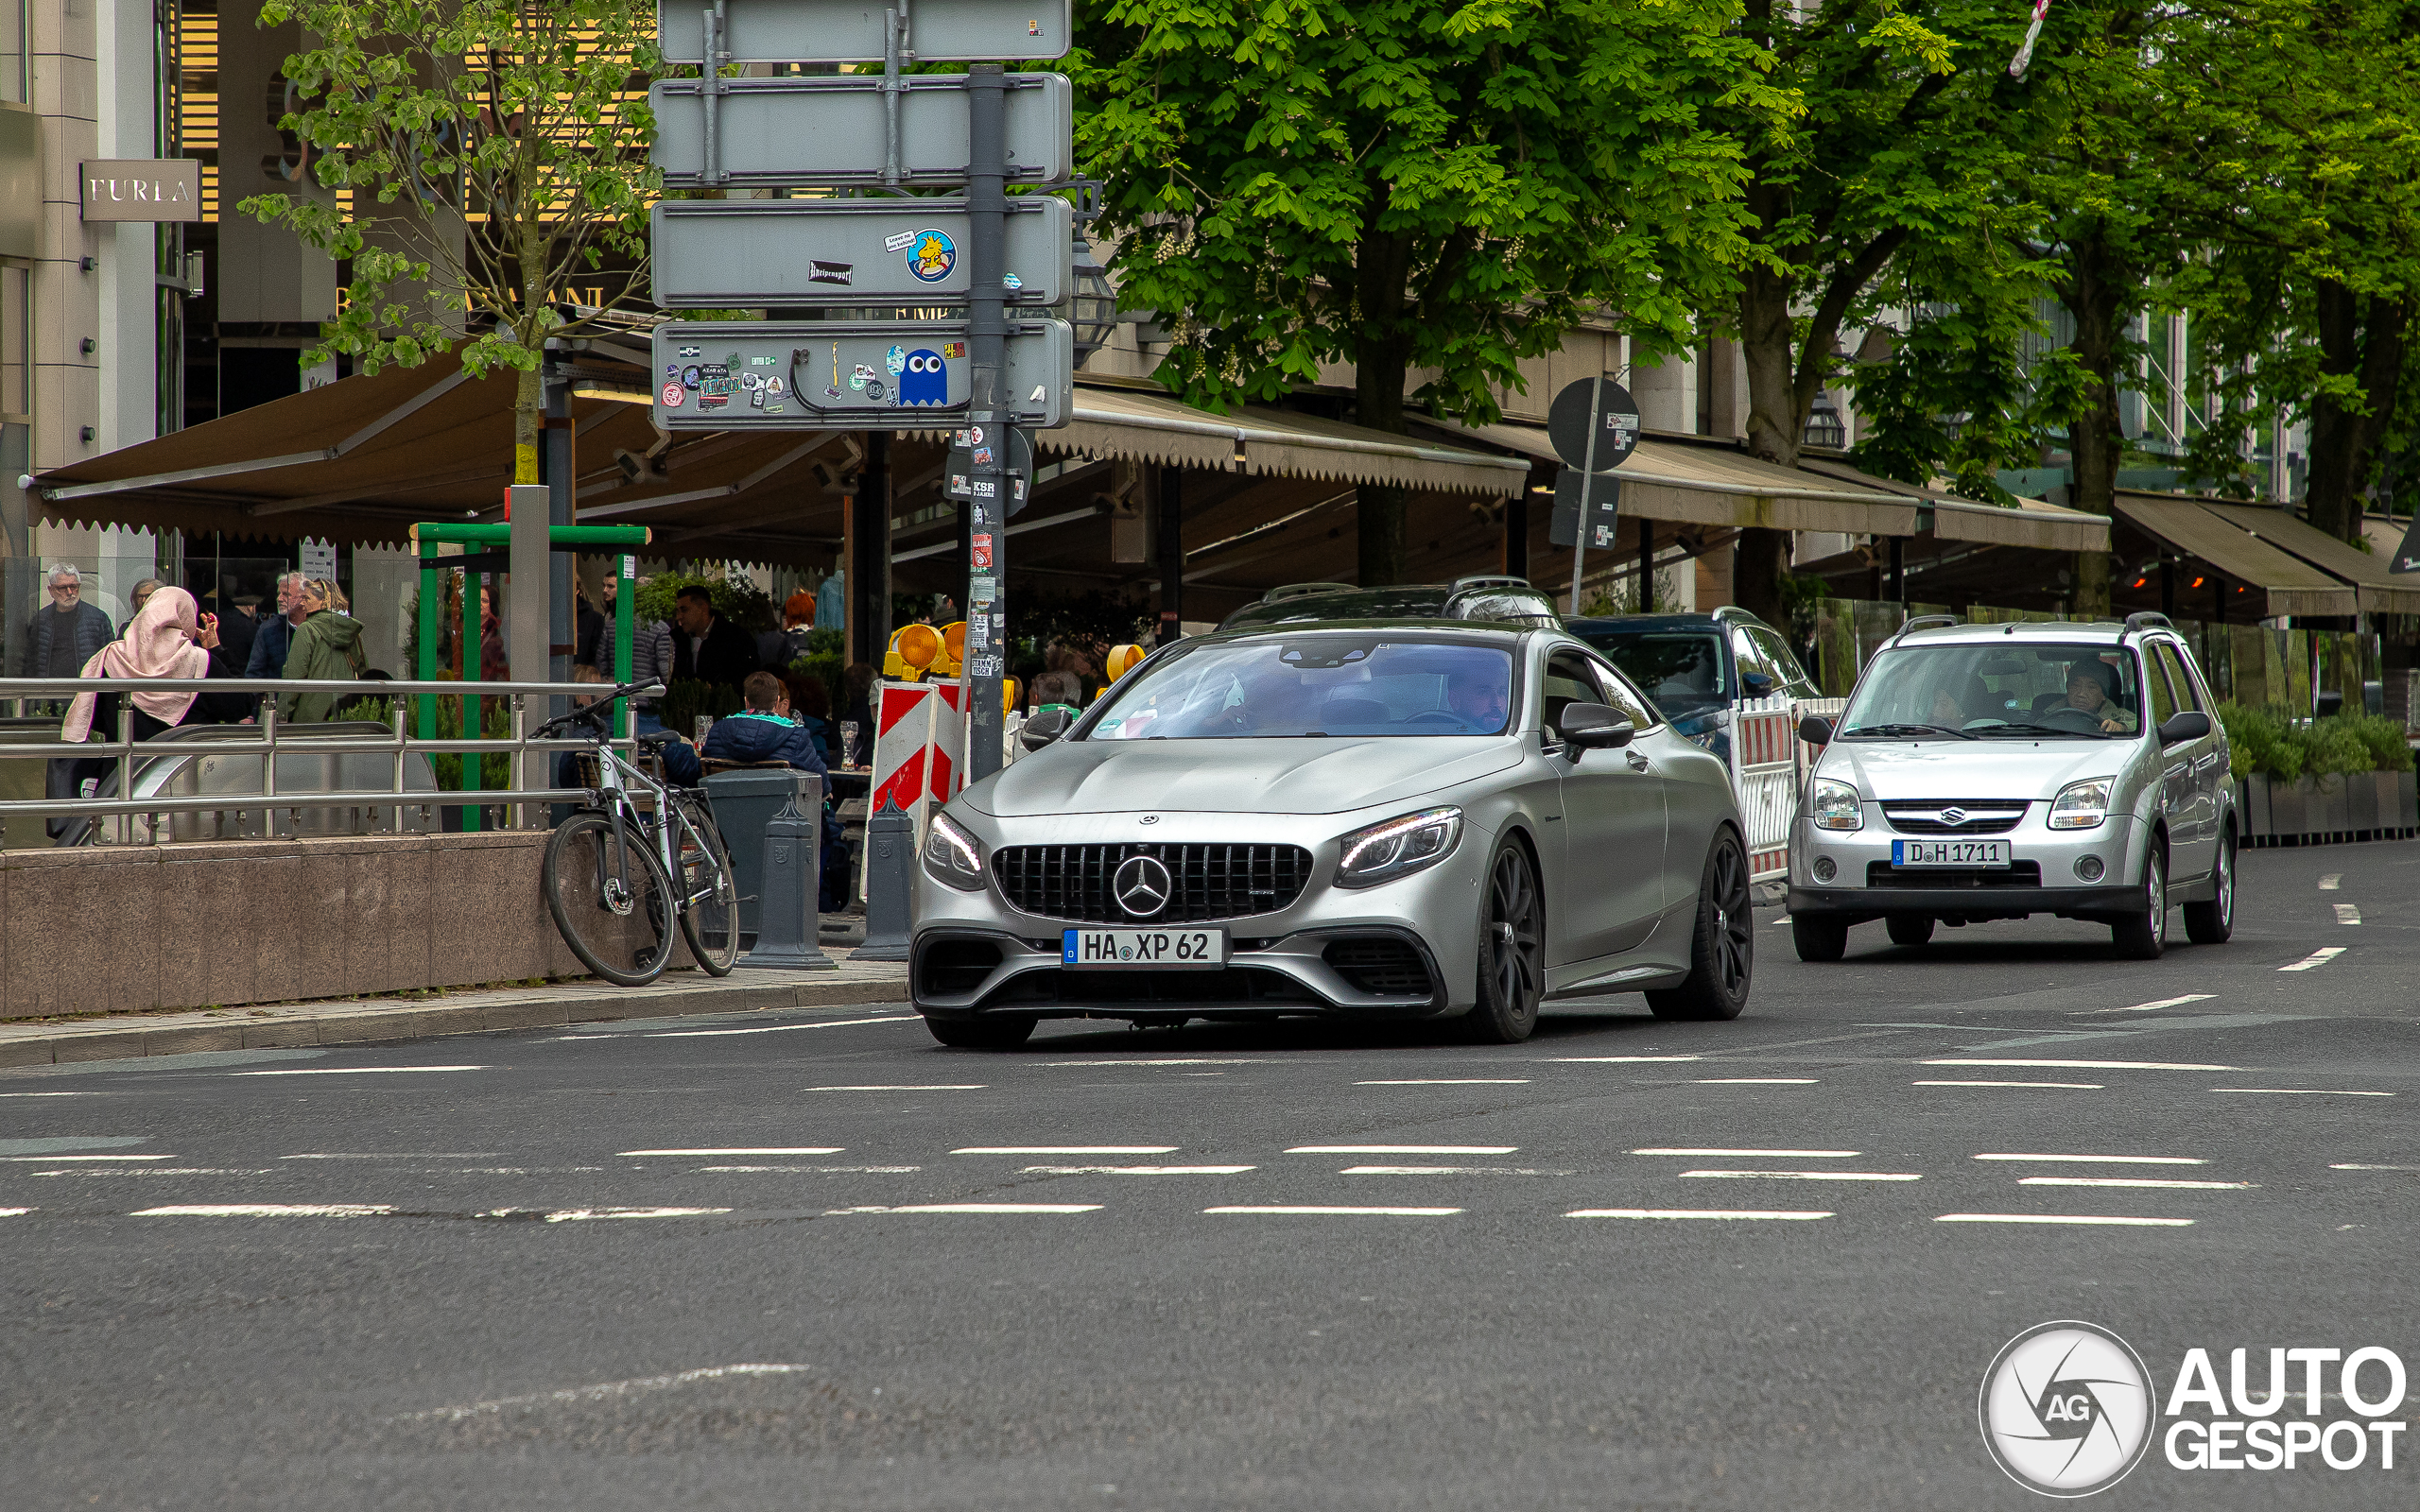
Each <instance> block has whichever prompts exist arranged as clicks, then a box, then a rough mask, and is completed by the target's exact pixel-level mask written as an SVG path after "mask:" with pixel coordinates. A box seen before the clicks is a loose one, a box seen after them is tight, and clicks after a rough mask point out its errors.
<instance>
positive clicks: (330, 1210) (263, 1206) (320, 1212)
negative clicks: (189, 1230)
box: [128, 1202, 395, 1218]
mask: <svg viewBox="0 0 2420 1512" xmlns="http://www.w3.org/2000/svg"><path fill="white" fill-rule="evenodd" d="M392 1211H395V1209H394V1207H393V1205H392V1204H374V1205H373V1204H371V1203H365V1202H227V1203H190V1204H180V1205H178V1206H175V1207H169V1208H145V1209H143V1210H141V1211H137V1212H133V1213H130V1214H128V1216H130V1217H134V1218H376V1217H381V1216H383V1215H385V1214H387V1213H390V1212H392Z"/></svg>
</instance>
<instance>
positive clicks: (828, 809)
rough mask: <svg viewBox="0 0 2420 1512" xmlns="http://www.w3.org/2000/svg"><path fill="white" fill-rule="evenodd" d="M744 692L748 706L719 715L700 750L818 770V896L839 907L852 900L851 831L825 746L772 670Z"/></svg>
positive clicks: (711, 756) (709, 755) (714, 758)
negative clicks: (793, 710)
mask: <svg viewBox="0 0 2420 1512" xmlns="http://www.w3.org/2000/svg"><path fill="white" fill-rule="evenodd" d="M740 696H741V697H742V698H743V699H745V700H746V701H747V705H748V707H747V708H745V709H743V710H741V711H740V712H739V713H736V714H734V715H733V716H732V717H730V718H729V719H717V720H716V721H715V727H714V729H712V730H708V731H706V743H705V746H704V747H702V748H701V750H700V754H701V755H703V756H704V757H705V759H706V760H707V761H710V762H732V763H735V764H736V765H751V764H754V763H762V762H787V763H788V764H789V765H790V767H791V768H792V769H793V770H795V771H801V772H810V773H813V774H814V776H815V779H816V781H817V782H820V783H821V785H822V789H823V798H824V800H825V801H824V805H823V809H822V826H821V828H822V833H823V843H822V846H821V877H822V879H823V885H822V887H821V893H822V896H821V898H820V899H819V900H818V906H820V907H821V909H822V910H823V911H824V912H825V913H837V912H838V910H839V909H840V908H841V907H842V906H844V905H845V903H846V902H847V897H848V894H847V892H846V885H847V879H848V872H849V849H848V841H847V838H846V836H847V831H846V830H845V829H844V828H843V827H842V826H841V823H840V819H839V816H838V815H836V814H834V813H833V812H832V804H831V801H830V800H831V798H832V774H831V773H830V771H828V770H827V769H826V768H825V766H824V765H823V757H822V754H821V752H820V751H819V750H818V749H817V748H816V744H815V737H814V735H813V734H812V733H811V732H810V731H809V730H807V729H806V728H805V727H804V726H803V725H800V724H797V723H794V722H793V721H792V719H791V717H790V694H789V686H788V684H787V683H786V682H784V681H783V680H782V679H780V678H779V677H776V676H775V675H773V674H772V673H770V672H752V673H750V674H749V675H748V680H747V682H746V683H744V684H742V685H741V688H740Z"/></svg>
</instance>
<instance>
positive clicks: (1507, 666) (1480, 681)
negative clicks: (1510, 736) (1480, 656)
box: [1445, 658, 1512, 733]
mask: <svg viewBox="0 0 2420 1512" xmlns="http://www.w3.org/2000/svg"><path fill="white" fill-rule="evenodd" d="M1499 662H1500V663H1501V665H1500V666H1499V665H1497V664H1496V663H1499ZM1511 678H1512V664H1511V663H1510V662H1505V661H1504V660H1503V659H1502V658H1492V659H1490V661H1489V662H1488V663H1487V664H1484V665H1481V666H1461V667H1457V668H1456V669H1455V670H1454V671H1452V672H1450V673H1448V674H1446V677H1445V707H1446V709H1447V710H1449V711H1451V712H1452V713H1454V714H1455V715H1456V716H1457V717H1459V718H1461V719H1462V720H1465V721H1467V722H1468V723H1469V724H1470V725H1471V726H1472V727H1473V728H1475V729H1477V730H1483V731H1487V732H1490V733H1493V732H1494V731H1496V730H1502V729H1503V728H1504V700H1505V696H1506V695H1507V694H1509V693H1510V692H1511V691H1512V690H1511V689H1510V688H1509V687H1508V686H1507V685H1506V684H1507V683H1508V682H1509V681H1510V679H1511Z"/></svg>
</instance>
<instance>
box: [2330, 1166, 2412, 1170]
mask: <svg viewBox="0 0 2420 1512" xmlns="http://www.w3.org/2000/svg"><path fill="white" fill-rule="evenodd" d="M2328 1169H2329V1170H2331V1171H2420V1165H2331V1166H2329V1167H2328Z"/></svg>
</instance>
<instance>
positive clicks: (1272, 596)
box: [1260, 583, 1353, 604]
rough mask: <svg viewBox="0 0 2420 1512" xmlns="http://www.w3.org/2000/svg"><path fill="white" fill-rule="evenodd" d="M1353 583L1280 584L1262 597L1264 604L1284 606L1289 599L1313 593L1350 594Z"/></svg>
mask: <svg viewBox="0 0 2420 1512" xmlns="http://www.w3.org/2000/svg"><path fill="white" fill-rule="evenodd" d="M1351 592H1353V585H1352V584H1351V583H1280V584H1279V585H1278V586H1277V587H1275V588H1272V589H1271V590H1270V591H1269V592H1268V593H1263V594H1261V595H1260V601H1261V602H1262V603H1264V604H1282V603H1284V602H1285V601H1286V600H1288V599H1289V598H1304V597H1306V596H1308V595H1310V594H1312V593H1351Z"/></svg>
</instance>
